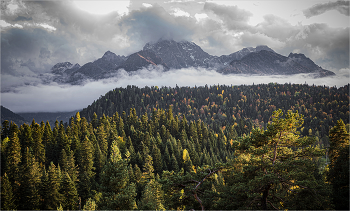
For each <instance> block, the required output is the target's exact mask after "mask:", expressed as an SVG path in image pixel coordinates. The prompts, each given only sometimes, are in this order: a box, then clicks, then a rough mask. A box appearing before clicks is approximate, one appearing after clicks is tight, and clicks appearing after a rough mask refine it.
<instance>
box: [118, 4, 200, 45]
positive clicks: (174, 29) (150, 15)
mask: <svg viewBox="0 0 350 211" xmlns="http://www.w3.org/2000/svg"><path fill="white" fill-rule="evenodd" d="M194 23H195V21H194V20H193V19H190V18H187V17H174V16H172V15H170V14H169V13H168V12H167V11H165V10H164V8H163V7H160V6H159V5H157V4H156V5H154V6H153V7H150V8H142V9H141V10H134V11H132V12H130V13H129V15H128V16H126V17H125V18H123V19H122V20H121V22H120V23H119V25H121V26H123V25H127V26H129V27H130V28H129V29H128V32H127V34H128V36H130V37H131V38H132V40H140V41H142V44H143V45H144V44H146V43H147V42H149V41H157V40H158V39H160V38H164V39H174V40H182V39H189V38H190V37H191V35H192V33H193V32H192V29H191V28H190V27H189V26H191V25H194Z"/></svg>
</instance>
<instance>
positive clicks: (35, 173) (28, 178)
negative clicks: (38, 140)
mask: <svg viewBox="0 0 350 211" xmlns="http://www.w3.org/2000/svg"><path fill="white" fill-rule="evenodd" d="M20 175H21V182H20V183H21V186H20V187H19V195H20V199H21V203H20V204H19V207H18V208H19V209H20V210H25V209H27V210H35V209H40V194H39V193H40V186H41V179H40V177H41V170H40V168H39V163H38V162H37V161H36V160H35V158H34V155H32V153H31V152H30V151H29V148H28V147H27V148H26V150H25V152H24V154H23V163H22V168H21V174H20Z"/></svg>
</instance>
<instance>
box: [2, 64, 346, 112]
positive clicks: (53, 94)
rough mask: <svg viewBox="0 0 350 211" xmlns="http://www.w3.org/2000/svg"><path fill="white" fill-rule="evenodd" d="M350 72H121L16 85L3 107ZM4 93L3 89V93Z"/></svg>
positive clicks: (74, 104) (337, 80)
mask: <svg viewBox="0 0 350 211" xmlns="http://www.w3.org/2000/svg"><path fill="white" fill-rule="evenodd" d="M349 73H350V69H341V70H339V71H338V72H336V74H337V75H336V76H333V77H326V78H313V77H312V75H308V74H298V75H289V76H286V75H274V76H257V75H222V74H220V73H218V72H216V71H215V70H207V69H204V68H184V69H178V70H170V71H167V72H163V70H162V69H161V68H156V69H141V70H138V71H136V72H133V73H131V74H130V73H127V72H126V71H124V70H119V71H118V72H117V73H116V74H115V75H113V77H111V78H108V79H103V80H99V81H86V82H85V83H84V85H81V86H72V85H62V84H57V83H49V84H45V83H38V82H37V81H35V83H29V84H27V85H19V86H18V85H17V86H16V87H14V88H11V90H10V91H7V92H3V93H1V105H3V106H5V107H7V108H9V109H10V110H12V111H14V112H17V113H21V112H57V111H73V110H78V109H82V108H85V107H87V106H88V105H90V104H91V103H92V102H93V101H94V100H96V99H98V98H99V97H100V96H101V95H104V94H105V93H107V92H108V91H110V90H112V89H114V88H118V87H126V86H127V85H136V86H138V87H144V86H159V87H161V86H168V87H175V86H176V85H177V86H179V87H181V86H191V87H194V86H204V85H206V84H207V85H208V86H210V85H215V84H220V85H223V84H225V85H242V84H245V85H251V84H253V83H254V84H263V83H264V84H266V83H270V82H273V83H279V84H284V83H292V84H304V83H307V84H309V85H312V84H315V85H326V86H331V87H332V86H337V87H341V86H344V85H346V84H348V83H349V79H350V78H349ZM3 91H4V90H3Z"/></svg>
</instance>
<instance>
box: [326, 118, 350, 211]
mask: <svg viewBox="0 0 350 211" xmlns="http://www.w3.org/2000/svg"><path fill="white" fill-rule="evenodd" d="M329 141H330V148H329V157H330V161H331V163H330V165H329V172H328V175H327V180H328V181H329V182H330V183H331V184H332V187H333V203H334V205H335V209H337V210H348V209H349V133H348V132H347V131H346V128H345V124H344V122H343V120H342V119H340V120H338V121H337V124H336V125H335V126H334V127H333V128H332V129H331V130H330V131H329Z"/></svg>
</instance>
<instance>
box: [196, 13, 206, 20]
mask: <svg viewBox="0 0 350 211" xmlns="http://www.w3.org/2000/svg"><path fill="white" fill-rule="evenodd" d="M194 17H195V18H196V19H197V21H198V22H199V21H201V20H203V19H206V18H208V15H207V14H205V13H196V14H195V15H194Z"/></svg>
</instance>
